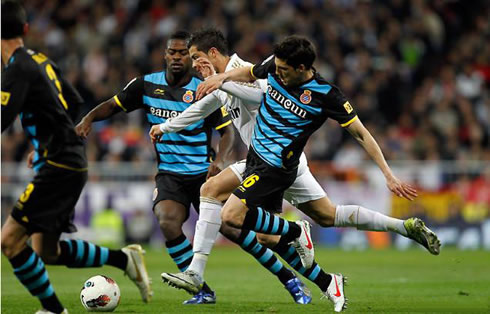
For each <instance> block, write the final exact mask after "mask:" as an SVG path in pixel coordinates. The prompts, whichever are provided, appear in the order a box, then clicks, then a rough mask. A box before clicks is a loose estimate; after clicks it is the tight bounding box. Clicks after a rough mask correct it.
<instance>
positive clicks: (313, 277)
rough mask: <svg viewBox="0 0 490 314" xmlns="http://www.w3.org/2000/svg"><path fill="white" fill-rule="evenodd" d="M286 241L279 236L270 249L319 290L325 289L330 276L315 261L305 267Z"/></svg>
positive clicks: (330, 279) (330, 278)
mask: <svg viewBox="0 0 490 314" xmlns="http://www.w3.org/2000/svg"><path fill="white" fill-rule="evenodd" d="M288 243H289V241H287V240H286V239H284V238H283V237H281V239H280V240H279V243H277V244H276V245H275V246H274V247H273V248H272V250H273V251H274V252H277V254H279V255H280V256H281V257H282V258H283V259H284V260H285V261H286V262H287V263H288V264H289V265H290V266H291V267H293V268H294V269H295V270H296V271H297V272H299V273H300V274H301V275H303V276H304V277H306V278H308V280H310V281H312V282H314V283H315V284H316V285H317V286H318V288H320V290H322V291H326V290H327V288H328V285H329V284H330V282H331V281H332V276H331V275H330V274H328V273H325V272H324V271H323V269H322V268H321V267H320V265H318V264H317V263H316V262H313V264H312V266H311V267H310V268H308V269H305V268H304V267H303V266H302V264H301V262H300V258H299V255H298V253H297V252H296V250H295V249H294V248H293V247H292V246H290V245H289V244H288Z"/></svg>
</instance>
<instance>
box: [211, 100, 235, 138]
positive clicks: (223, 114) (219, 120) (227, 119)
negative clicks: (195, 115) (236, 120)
mask: <svg viewBox="0 0 490 314" xmlns="http://www.w3.org/2000/svg"><path fill="white" fill-rule="evenodd" d="M206 123H207V124H208V125H211V126H212V127H213V128H214V129H215V130H217V131H220V130H221V129H223V128H224V127H226V126H228V125H230V124H231V116H230V114H229V113H228V111H226V108H225V107H224V106H222V107H220V108H219V109H217V110H215V111H214V112H213V113H212V114H211V115H210V116H209V117H207V118H206ZM220 133H221V131H220Z"/></svg>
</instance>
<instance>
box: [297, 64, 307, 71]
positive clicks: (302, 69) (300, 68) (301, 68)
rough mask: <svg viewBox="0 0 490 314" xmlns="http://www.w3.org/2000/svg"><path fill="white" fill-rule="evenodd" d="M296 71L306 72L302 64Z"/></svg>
mask: <svg viewBox="0 0 490 314" xmlns="http://www.w3.org/2000/svg"><path fill="white" fill-rule="evenodd" d="M296 71H298V72H304V71H306V66H305V65H304V64H300V65H299V66H298V67H297V68H296Z"/></svg>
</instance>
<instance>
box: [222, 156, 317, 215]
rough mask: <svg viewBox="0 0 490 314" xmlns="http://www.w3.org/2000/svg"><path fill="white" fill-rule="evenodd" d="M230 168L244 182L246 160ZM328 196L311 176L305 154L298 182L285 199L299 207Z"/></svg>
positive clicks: (286, 193) (285, 194) (296, 181)
mask: <svg viewBox="0 0 490 314" xmlns="http://www.w3.org/2000/svg"><path fill="white" fill-rule="evenodd" d="M229 167H230V169H231V170H232V171H233V173H234V174H235V175H236V176H237V178H238V179H239V180H240V182H241V181H243V177H242V175H243V173H244V172H245V167H246V160H245V159H244V160H240V161H238V162H236V163H234V164H232V165H230V166H229ZM326 195H327V194H326V193H325V191H324V190H323V188H322V187H321V185H320V183H318V181H317V180H316V179H315V177H314V176H313V175H312V174H311V171H310V168H309V167H308V161H307V160H306V156H305V154H304V153H303V154H301V157H300V159H299V165H298V174H297V176H296V180H295V181H294V182H293V184H292V185H291V186H290V187H289V188H288V189H287V190H286V191H284V199H285V200H286V201H288V202H289V203H291V205H294V206H297V205H298V204H302V203H306V202H309V201H314V200H317V199H320V198H322V197H324V196H326Z"/></svg>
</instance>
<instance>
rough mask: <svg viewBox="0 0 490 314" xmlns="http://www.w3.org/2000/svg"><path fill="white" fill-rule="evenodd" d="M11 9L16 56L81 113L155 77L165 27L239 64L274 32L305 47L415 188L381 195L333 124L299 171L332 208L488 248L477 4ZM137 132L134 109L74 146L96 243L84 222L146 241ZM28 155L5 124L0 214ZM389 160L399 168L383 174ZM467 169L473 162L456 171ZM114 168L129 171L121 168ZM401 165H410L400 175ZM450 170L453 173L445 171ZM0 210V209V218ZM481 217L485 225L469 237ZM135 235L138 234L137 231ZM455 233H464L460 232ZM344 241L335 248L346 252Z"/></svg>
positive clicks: (39, 0)
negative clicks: (215, 43)
mask: <svg viewBox="0 0 490 314" xmlns="http://www.w3.org/2000/svg"><path fill="white" fill-rule="evenodd" d="M21 2H23V3H24V5H25V8H26V10H27V13H28V20H29V23H30V32H29V34H28V36H27V37H26V39H25V42H26V46H27V47H29V48H32V49H35V50H39V51H42V52H44V53H45V54H47V55H48V56H49V57H50V58H52V59H53V60H54V61H55V62H56V63H57V64H58V65H59V66H60V68H61V69H62V71H63V73H64V76H65V77H66V78H67V79H68V80H69V81H71V82H72V83H73V85H74V86H75V87H76V88H77V89H78V91H79V92H80V93H81V95H82V97H83V98H84V100H85V105H84V107H83V108H82V110H81V115H83V114H85V113H87V112H88V111H89V110H91V109H92V108H93V107H95V106H96V105H98V104H99V103H101V102H102V101H105V100H107V99H109V98H110V97H112V96H113V95H115V94H116V93H118V92H119V91H120V90H121V89H123V88H124V86H126V84H127V83H128V82H129V81H130V80H132V79H133V78H134V77H137V76H140V75H143V74H146V73H149V72H156V71H160V70H161V69H162V68H163V67H164V59H163V56H164V49H165V43H166V40H167V38H168V36H169V35H170V34H171V33H172V32H174V31H176V30H179V29H186V30H188V31H191V32H192V31H195V30H199V29H202V28H205V27H208V26H214V27H217V28H218V29H220V30H221V31H223V33H224V34H225V35H226V37H227V38H228V41H229V46H230V47H229V48H230V51H231V52H232V53H234V52H236V53H238V55H239V56H240V57H242V58H243V59H245V60H248V61H251V62H260V61H262V60H263V59H264V58H266V57H268V56H269V55H270V54H271V52H272V49H273V45H274V43H276V42H278V41H280V40H281V39H282V38H284V37H285V36H287V35H290V34H301V35H305V36H307V37H309V38H310V39H312V41H313V42H314V43H315V44H316V46H317V53H318V58H317V60H316V62H315V64H314V66H315V68H316V69H317V71H319V72H320V73H321V74H322V75H323V76H324V77H325V78H326V79H327V80H329V81H330V82H332V83H333V84H335V85H337V86H339V87H340V88H341V90H342V91H343V92H344V93H345V94H346V96H347V97H348V99H349V100H350V103H351V104H352V105H353V107H354V108H355V109H356V110H357V113H358V115H359V117H360V118H361V121H362V122H363V123H364V124H365V125H366V126H367V128H368V129H369V130H370V131H371V133H372V134H373V135H374V137H375V138H376V140H377V141H378V143H379V144H380V146H381V148H382V150H383V152H384V154H385V156H386V158H387V159H388V161H389V162H390V164H391V165H392V166H394V168H395V173H397V174H402V173H403V171H404V170H406V169H407V168H411V169H409V170H407V171H408V172H410V173H411V175H407V176H405V177H403V176H402V177H403V178H404V179H406V180H408V181H409V182H411V183H413V184H415V185H417V187H418V188H419V190H420V191H421V195H420V196H419V197H418V198H417V200H416V201H414V202H408V201H404V200H401V199H399V198H397V197H393V198H391V195H389V193H388V192H387V190H386V187H385V186H384V180H383V177H382V176H381V175H380V173H379V170H378V169H375V168H373V169H374V170H373V171H372V170H370V167H359V166H360V165H361V164H363V163H364V162H365V161H366V160H368V159H369V157H368V156H367V155H366V153H365V152H364V151H363V149H362V148H361V146H359V145H358V144H357V143H355V142H354V140H352V139H351V136H350V135H349V134H348V133H347V132H345V131H344V130H342V128H341V127H339V126H338V124H337V123H336V122H334V121H328V122H327V123H326V124H325V125H324V126H323V127H322V128H321V129H320V130H318V131H317V132H316V133H315V134H314V135H313V136H312V138H311V139H310V141H309V143H308V145H307V147H306V153H307V155H308V156H309V159H310V166H311V168H312V172H313V173H314V174H315V176H317V178H318V179H319V181H320V182H322V184H323V185H324V187H325V188H326V190H327V192H328V193H329V195H330V196H331V197H332V200H333V201H334V202H338V203H349V202H352V200H355V203H362V204H366V205H367V206H368V207H369V206H371V207H372V208H375V209H376V210H378V211H381V212H385V213H390V212H391V214H392V215H394V216H396V217H405V216H407V217H408V216H413V215H416V216H419V217H422V218H424V220H426V222H428V223H429V224H431V225H436V226H439V227H441V228H442V227H444V226H445V225H450V228H452V229H448V230H446V231H445V232H443V229H440V230H438V231H440V236H441V239H443V243H445V244H448V243H449V244H451V243H453V244H456V243H458V241H459V239H466V240H465V241H466V242H468V241H469V240H468V239H470V240H471V241H469V242H468V243H470V244H471V245H470V247H480V246H481V243H480V240H482V241H483V242H484V243H486V244H484V246H485V247H487V248H490V220H489V219H488V218H489V217H490V93H489V85H490V40H489V39H490V19H489V16H490V4H489V2H488V1H486V0H473V1H462V0H460V1H457V0H434V1H424V0H383V1H375V0H371V1H368V0H250V1H246V0H221V1H220V0H201V1H193V0H153V1H151V0H115V1H107V0H63V1H56V0H24V1H21ZM148 130H149V126H148V124H147V123H146V118H145V115H144V112H142V111H135V112H132V113H130V114H128V115H126V114H119V115H116V116H115V117H113V118H112V119H110V120H109V121H103V122H97V123H94V129H93V131H92V134H91V135H90V137H89V138H88V140H87V154H88V158H89V160H90V161H91V162H92V163H91V164H90V174H91V176H90V181H91V184H92V185H91V184H90V183H89V184H88V185H87V187H86V189H85V193H84V195H83V196H82V198H81V200H80V202H79V204H78V207H79V210H78V211H77V213H78V214H77V219H78V220H77V221H78V224H79V226H86V225H87V226H88V225H90V226H92V228H95V229H97V228H98V227H103V229H104V234H107V231H106V229H107V228H108V226H106V225H105V224H102V225H100V226H99V224H100V223H98V222H104V223H106V222H107V221H109V222H110V223H112V222H118V226H117V227H114V226H113V229H114V232H115V233H114V234H116V235H117V234H120V232H121V227H120V224H121V218H120V217H119V216H118V215H121V214H120V213H121V212H122V213H123V217H124V218H125V221H126V222H127V224H126V232H127V234H126V236H128V235H129V234H131V232H130V231H131V230H132V229H134V230H136V232H132V234H146V235H148V237H149V236H150V235H151V230H152V229H151V228H150V227H151V226H152V223H153V224H154V223H155V220H154V219H153V217H151V215H150V214H149V212H150V211H149V210H148V208H150V207H151V204H150V203H151V201H150V196H151V191H152V186H153V183H151V182H152V180H151V176H150V174H149V173H151V175H153V174H154V169H155V168H154V167H155V163H154V162H153V161H154V159H155V153H154V151H153V147H152V145H151V143H150V141H149V138H148V135H147V133H148ZM238 141H239V137H238V136H237V143H236V146H237V150H236V156H235V157H237V158H242V157H244V156H245V153H246V147H244V146H243V144H240V143H238ZM31 149H32V148H31V147H30V145H29V144H28V142H27V140H26V138H25V136H24V133H23V131H22V128H21V126H20V123H19V122H18V121H17V122H16V124H15V125H14V126H13V127H12V128H10V130H8V131H7V132H5V134H3V135H2V152H1V153H2V162H16V161H17V162H20V161H22V164H18V165H17V166H14V167H12V166H8V167H5V166H4V167H2V208H7V209H9V208H11V206H12V204H13V202H15V199H16V198H17V197H18V195H19V193H20V192H21V191H22V189H23V188H24V187H25V184H24V182H21V181H22V180H24V179H21V180H16V179H14V176H19V177H22V178H24V177H27V176H26V175H25V173H24V175H22V173H23V171H25V169H26V167H25V164H24V161H25V159H26V156H27V153H28V152H29V151H30V150H31ZM94 161H102V162H105V163H103V165H104V167H105V169H106V170H107V168H108V167H109V168H111V169H113V170H112V171H109V172H110V173H112V174H111V175H113V176H112V177H111V176H108V177H106V179H105V181H109V182H111V183H102V184H98V182H96V181H97V180H100V181H104V180H103V179H101V176H102V175H101V173H103V171H101V168H99V167H100V166H99V165H102V163H101V164H98V163H94ZM398 161H400V162H402V164H401V166H400V167H398V168H396V164H397V162H398ZM403 161H405V162H403ZM406 161H410V162H406ZM412 161H419V163H415V164H413V162H412ZM441 161H443V162H441ZM446 161H449V163H446ZM472 161H477V163H473V164H474V166H469V165H471V164H472ZM121 162H131V163H130V164H129V165H130V167H128V164H126V163H125V164H122V163H121ZM411 163H412V164H413V165H414V166H412V167H410V164H411ZM148 164H151V165H152V168H151V169H150V171H149V172H148V171H146V170H145V171H144V172H141V173H144V176H141V175H140V176H138V175H134V176H131V175H130V176H128V175H127V174H124V176H125V177H124V178H123V179H121V178H119V177H116V176H117V174H118V173H123V172H126V171H128V168H131V169H133V170H134V169H136V170H137V169H138V167H141V168H144V167H148ZM443 164H445V165H446V166H444V167H445V168H444V167H442V166H441V165H443ZM9 165H11V164H9ZM458 165H466V166H464V167H463V168H461V169H459V168H458V167H459V166H458ZM441 167H442V168H444V169H445V170H441ZM7 168H9V169H7ZM10 168H12V169H10ZM136 172H138V171H136ZM8 173H11V176H10V177H8V176H9V175H8ZM114 174H116V176H114ZM28 176H29V178H30V176H31V174H29V175H28ZM377 176H380V177H381V178H380V182H378V183H380V184H378V185H377V187H376V184H362V185H359V184H357V183H358V182H363V183H366V182H367V183H372V182H373V181H375V180H377V179H376V178H377ZM116 181H119V182H116ZM142 181H145V182H142ZM341 181H346V182H345V184H344V182H341ZM8 182H12V183H14V182H18V183H20V184H19V185H15V184H13V185H9V184H8ZM114 182H116V183H117V184H115V185H113V184H114ZM145 184H146V185H145ZM359 186H362V187H363V188H362V189H359ZM424 190H425V192H426V193H425V194H424V192H423V191H424ZM112 195H114V196H115V201H114V208H115V209H117V215H116V211H102V212H100V210H101V209H102V208H105V207H104V204H105V202H106V201H105V199H106V198H107V199H112ZM373 195H376V197H374V198H373ZM129 196H132V197H133V198H134V199H133V200H132V201H131V199H132V198H130V197H129ZM96 200H98V201H96ZM373 202H374V203H373ZM107 206H108V207H109V208H111V205H107ZM107 206H106V207H107ZM93 213H98V214H97V215H95V216H92V214H93ZM6 214H7V212H6V211H2V220H3V218H4V217H5V215H6ZM99 214H100V215H101V216H98V215H99ZM110 214H113V215H115V216H114V217H113V219H108V218H107V215H110ZM90 217H92V218H90ZM101 217H102V218H101ZM138 217H139V218H138ZM99 218H100V219H99ZM129 218H130V219H129ZM91 219H92V222H90V221H91ZM485 219H487V220H485ZM482 221H486V223H484V224H482V225H481V227H480V225H479V224H480V222H482ZM475 223H476V225H475ZM116 225H117V224H116ZM455 226H456V227H455ZM484 226H486V227H484ZM454 228H456V229H454ZM458 228H459V229H458ZM461 228H463V229H461ZM464 228H466V229H464ZM475 228H476V229H475ZM142 229H144V230H146V231H149V233H142V231H141V230H142ZM153 229H155V228H153ZM193 229H194V228H193V227H192V228H190V229H189V232H192V230H193ZM455 230H456V231H455ZM458 230H459V231H458ZM465 230H466V231H465ZM475 230H476V231H475ZM484 230H486V231H484ZM322 232H323V231H322ZM328 232H330V233H325V234H324V233H321V234H320V233H319V234H317V235H316V236H317V237H318V238H319V239H320V240H321V241H323V242H324V243H336V241H339V234H341V233H342V231H339V230H329V231H328ZM465 232H467V233H468V234H469V235H471V236H468V235H466V236H462V235H464V234H466V233H465ZM87 234H91V232H87ZM156 234H159V232H156ZM342 234H343V233H342ZM355 234H356V235H355V239H357V238H359V241H360V242H359V241H358V242H359V243H360V244H359V243H358V244H359V245H361V246H362V245H364V244H363V243H364V242H365V239H364V234H363V233H357V232H356V233H355ZM343 235H344V234H343ZM352 236H353V235H349V236H348V237H346V239H351V240H349V241H351V242H352V241H353V240H352ZM329 239H330V240H329ZM332 239H334V240H335V241H334V240H332ZM136 240H138V241H145V240H144V239H136ZM473 240H474V241H473ZM343 241H344V240H341V242H343ZM346 241H347V240H346ZM349 241H347V242H346V243H347V244H348V245H347V246H349V245H351V244H349V243H351V242H349ZM356 241H357V240H355V241H354V242H355V243H357V242H356ZM383 241H384V242H383ZM383 241H382V242H383V243H385V244H386V243H388V242H386V241H385V240H383ZM466 242H465V243H466ZM373 245H374V246H375V247H376V246H377V244H373ZM458 245H460V244H458ZM461 247H467V244H464V243H463V244H461Z"/></svg>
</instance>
